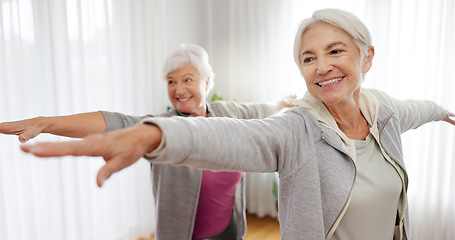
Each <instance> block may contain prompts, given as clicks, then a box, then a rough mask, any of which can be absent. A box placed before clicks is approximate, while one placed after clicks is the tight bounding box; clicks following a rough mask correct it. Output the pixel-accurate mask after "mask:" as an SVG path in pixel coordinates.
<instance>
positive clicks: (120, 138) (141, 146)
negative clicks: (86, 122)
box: [21, 124, 162, 187]
mask: <svg viewBox="0 0 455 240" xmlns="http://www.w3.org/2000/svg"><path fill="white" fill-rule="evenodd" d="M161 136H162V133H161V130H160V129H159V128H158V127H156V126H152V125H146V124H138V125H136V126H134V127H131V128H125V129H122V130H118V131H113V132H109V133H102V134H92V135H89V136H87V137H86V138H85V139H83V140H73V141H66V142H41V143H36V144H34V145H31V144H25V145H22V146H21V149H22V150H23V151H24V152H27V153H32V154H34V155H35V156H38V157H59V156H67V155H71V156H92V157H95V156H101V157H103V159H104V161H105V162H106V164H105V165H104V166H103V167H102V168H101V169H100V170H99V172H98V175H97V177H96V182H97V184H98V186H99V187H101V186H102V185H103V183H104V181H105V180H106V179H108V178H109V177H110V176H111V175H112V174H113V173H115V172H118V171H120V170H122V169H124V168H126V167H129V166H131V165H132V164H133V163H135V162H136V161H137V160H139V159H140V158H141V157H142V156H143V155H144V154H145V153H146V152H150V151H151V150H153V149H155V148H156V147H157V146H158V145H159V143H160V141H161Z"/></svg>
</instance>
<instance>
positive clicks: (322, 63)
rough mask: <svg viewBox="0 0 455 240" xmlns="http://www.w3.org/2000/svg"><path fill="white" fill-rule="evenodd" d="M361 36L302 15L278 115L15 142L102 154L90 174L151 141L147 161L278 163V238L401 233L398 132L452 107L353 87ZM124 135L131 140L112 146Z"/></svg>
mask: <svg viewBox="0 0 455 240" xmlns="http://www.w3.org/2000/svg"><path fill="white" fill-rule="evenodd" d="M370 39H371V38H370V34H369V32H368V30H367V28H366V27H365V26H364V24H363V23H362V22H361V21H360V20H359V19H358V18H357V17H356V16H354V15H353V14H351V13H348V12H344V11H341V10H336V9H323V10H319V11H316V12H315V13H314V14H313V16H312V17H311V18H309V19H306V20H304V21H302V23H301V25H300V27H299V30H298V33H297V36H296V42H295V48H294V51H295V55H294V56H295V61H296V63H297V66H298V67H299V69H300V72H301V74H302V76H303V77H304V79H305V82H306V85H307V88H308V92H307V93H306V95H305V96H304V98H303V99H301V100H300V101H298V107H297V108H294V109H292V110H289V111H287V112H285V113H284V114H282V115H280V116H274V117H270V118H267V119H264V120H238V119H227V118H212V119H208V118H191V119H190V118H186V119H183V118H168V119H163V118H149V119H144V121H143V124H138V125H136V126H134V127H133V128H130V129H125V130H122V131H118V132H114V133H111V134H105V135H102V136H92V137H89V138H87V139H86V140H84V141H81V142H71V143H68V142H66V143H40V144H37V145H27V146H22V149H23V150H24V151H26V152H30V153H33V154H35V155H37V156H42V157H48V156H60V155H90V156H103V157H104V159H105V161H106V165H105V166H104V167H103V168H101V170H100V172H99V174H98V181H99V183H102V182H103V181H104V180H105V179H107V178H109V177H110V175H111V174H112V173H113V172H116V171H119V170H121V169H122V168H123V167H124V166H125V165H126V166H127V165H129V164H132V163H134V162H135V161H137V158H140V157H141V156H142V155H143V154H144V153H146V152H150V151H152V150H153V152H152V153H153V154H156V157H153V158H150V159H149V160H150V161H151V162H153V163H172V164H175V165H188V166H192V167H199V168H204V169H212V170H229V171H246V172H278V173H279V177H280V191H279V220H280V229H281V238H282V239H308V240H315V239H321V240H322V239H349V240H364V239H410V236H409V224H408V218H407V212H408V210H407V195H406V188H407V182H408V175H407V173H406V169H405V165H404V161H403V154H402V147H401V134H402V133H403V132H405V131H407V130H409V129H412V128H417V127H419V126H421V125H423V124H425V123H427V122H431V121H442V120H443V121H446V122H448V123H450V124H452V125H453V124H455V121H454V120H453V119H451V117H453V116H454V115H453V114H452V113H449V112H447V111H446V110H445V109H444V108H442V107H440V106H438V105H436V104H435V103H433V102H430V101H415V100H406V101H404V100H397V99H394V98H392V97H390V96H388V95H386V94H385V93H383V92H380V91H377V90H367V89H364V88H362V87H361V83H362V79H363V77H364V75H365V74H366V73H367V72H368V71H369V70H370V68H371V66H372V60H373V57H374V48H373V46H372V44H371V40H370ZM189 126H190V127H189ZM95 143H96V144H97V145H96V146H93V144H95ZM126 143H130V144H135V147H132V148H129V149H122V150H118V151H116V152H115V153H113V154H111V151H110V150H112V151H115V150H114V149H117V148H116V146H118V145H122V144H126ZM159 144H161V145H160V146H159ZM163 145H164V147H163ZM55 146H58V147H59V150H55V149H54V147H55ZM108 150H109V151H108ZM244 159H247V161H245V160H244Z"/></svg>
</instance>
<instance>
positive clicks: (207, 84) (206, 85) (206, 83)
mask: <svg viewBox="0 0 455 240" xmlns="http://www.w3.org/2000/svg"><path fill="white" fill-rule="evenodd" d="M209 81H210V79H209V78H207V80H205V92H207V89H209Z"/></svg>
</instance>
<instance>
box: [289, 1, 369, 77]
mask: <svg viewBox="0 0 455 240" xmlns="http://www.w3.org/2000/svg"><path fill="white" fill-rule="evenodd" d="M319 23H328V24H331V25H333V26H335V27H339V28H341V29H343V30H344V31H345V32H346V33H348V34H349V35H350V36H351V37H352V39H353V40H354V42H355V44H356V45H357V47H358V48H359V50H360V53H361V56H362V57H366V56H368V48H369V47H370V46H372V41H371V36H370V31H368V28H367V27H366V26H365V24H363V22H362V21H360V19H359V18H357V17H356V16H355V15H354V14H352V13H350V12H346V11H343V10H339V9H321V10H318V11H315V12H314V13H313V15H312V17H310V18H307V19H304V20H302V21H301V22H300V25H299V28H298V30H297V34H296V36H295V41H294V61H295V63H296V64H297V67H298V68H299V70H300V71H302V69H301V67H302V62H301V60H302V59H300V45H301V41H302V35H303V34H304V33H305V31H306V30H308V29H309V28H311V27H314V26H315V25H317V24H319Z"/></svg>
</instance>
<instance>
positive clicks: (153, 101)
mask: <svg viewBox="0 0 455 240" xmlns="http://www.w3.org/2000/svg"><path fill="white" fill-rule="evenodd" d="M0 3H1V5H0V9H1V11H0V122H3V121H12V120H19V119H24V118H30V117H35V116H52V115H67V114H74V113H79V112H87V111H97V110H108V111H118V112H122V113H126V114H131V115H145V114H148V113H154V114H157V113H162V112H165V111H166V110H167V107H168V106H171V104H170V102H169V101H168V100H167V92H166V82H165V81H164V80H163V76H162V71H161V70H162V64H163V63H164V58H165V57H166V55H167V54H168V53H170V52H171V51H172V50H173V49H175V48H176V47H177V46H178V45H179V44H180V43H196V44H199V45H201V46H202V47H204V48H205V49H206V50H207V52H208V54H209V56H210V60H211V63H212V66H213V68H214V71H215V73H216V77H215V88H214V90H213V91H212V94H213V93H217V94H218V95H220V96H222V97H223V98H224V99H225V100H232V99H235V100H237V101H239V102H257V101H270V102H274V101H277V100H279V99H281V98H282V97H283V96H284V95H287V94H297V95H299V96H303V94H304V92H305V91H306V87H305V83H304V80H303V79H302V77H301V76H300V74H299V72H298V69H297V67H296V65H295V63H294V61H293V53H292V47H293V41H294V36H295V31H296V29H297V26H298V23H299V22H300V21H301V20H302V19H304V18H307V17H310V16H311V13H312V12H313V11H315V10H317V9H320V8H340V9H344V10H347V11H350V12H353V13H354V14H356V15H357V16H358V17H359V18H360V19H361V20H363V21H364V23H365V24H366V25H367V27H368V28H369V29H370V32H371V34H372V38H373V44H374V46H375V49H376V55H375V58H374V61H373V67H372V70H371V71H370V72H369V73H368V74H367V76H366V80H365V82H364V85H363V86H364V87H371V88H378V89H380V90H383V91H386V92H387V93H389V94H390V95H392V96H394V97H396V98H413V99H429V100H432V101H434V102H436V103H438V104H440V105H443V106H444V107H446V108H447V109H449V110H452V111H455V101H454V99H453V97H454V93H453V91H454V90H455V81H454V79H453V78H454V77H453V68H454V67H455V61H454V59H453V56H454V55H455V44H454V42H455V17H454V16H455V2H454V1H453V0H419V1H414V0H393V1H392V0H321V1H310V0H216V1H215V0H213V1H212V0H134V1H128V0H1V2H0ZM36 140H38V141H44V140H51V141H60V140H65V139H64V138H58V137H53V136H49V135H45V134H44V135H40V136H39V137H38V138H37V139H35V140H32V141H36ZM19 145H20V143H19V141H18V140H17V138H16V137H14V136H0V239H8V240H21V239H46V240H49V239H51V240H52V239H59V240H61V239H75V240H76V239H77V240H80V239H84V240H85V239H97V240H98V239H133V238H136V237H149V236H150V234H152V233H153V232H154V224H155V220H154V207H153V206H154V205H153V196H152V191H151V183H150V175H149V169H150V168H149V164H148V163H147V162H146V161H145V160H140V161H139V162H138V163H136V164H135V165H133V166H131V167H129V168H128V169H126V170H124V171H122V172H120V173H117V174H115V175H114V176H113V177H112V178H111V179H110V180H109V181H108V182H107V183H106V184H105V186H104V187H103V188H98V187H97V186H96V184H95V177H96V173H97V171H98V169H99V168H100V166H101V165H102V164H103V161H102V160H101V159H98V158H78V159H77V160H74V159H73V158H72V157H66V158H64V159H37V158H35V157H33V156H30V155H26V154H24V153H22V152H21V151H20V150H19ZM403 146H404V151H405V160H406V161H407V162H406V163H407V170H408V172H409V177H410V184H409V185H410V186H409V208H410V220H411V226H412V228H411V231H412V236H413V239H455V229H454V228H453V226H454V225H455V204H454V203H455V191H453V189H455V179H454V177H453V176H454V174H453V173H455V166H454V161H455V128H454V127H453V126H449V125H448V124H445V123H432V124H427V125H425V126H423V127H421V128H419V129H417V130H412V131H410V132H408V133H405V134H404V136H403ZM275 180H276V175H275V174H248V177H247V181H248V186H247V191H248V194H247V202H248V203H247V208H248V211H249V212H250V213H254V214H257V215H258V216H271V217H276V215H277V212H276V209H275V198H274V196H273V193H272V188H273V183H274V181H275Z"/></svg>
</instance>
